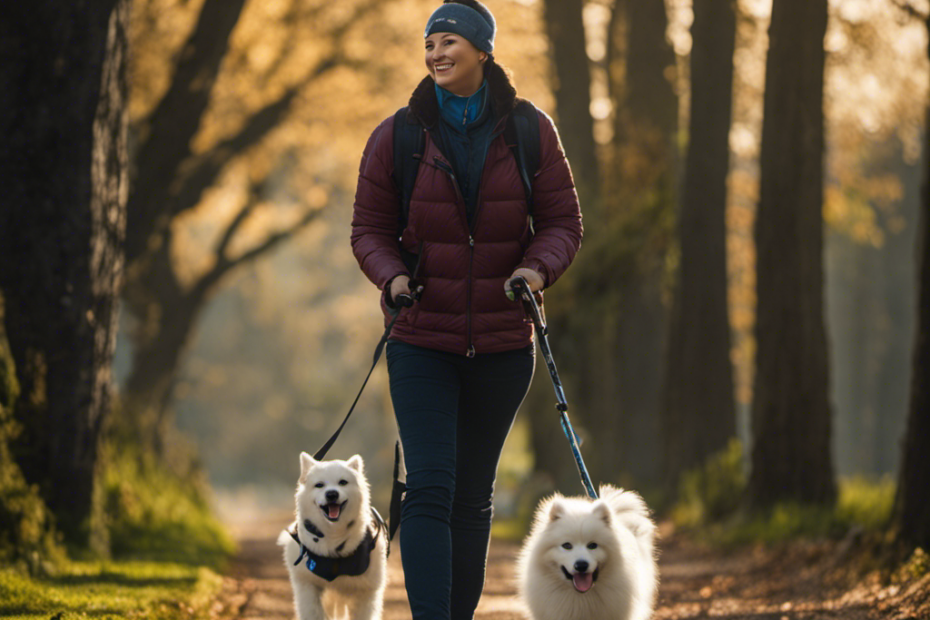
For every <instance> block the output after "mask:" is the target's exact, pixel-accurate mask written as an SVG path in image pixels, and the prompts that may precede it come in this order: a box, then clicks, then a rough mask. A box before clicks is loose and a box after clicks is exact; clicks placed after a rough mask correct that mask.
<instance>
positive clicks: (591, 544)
mask: <svg viewBox="0 0 930 620" xmlns="http://www.w3.org/2000/svg"><path fill="white" fill-rule="evenodd" d="M588 549H597V543H588Z"/></svg>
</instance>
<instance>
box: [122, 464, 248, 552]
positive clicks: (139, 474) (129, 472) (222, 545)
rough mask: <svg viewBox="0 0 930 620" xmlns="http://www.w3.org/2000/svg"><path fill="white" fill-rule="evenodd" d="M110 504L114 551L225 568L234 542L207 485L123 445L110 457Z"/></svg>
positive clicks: (233, 549)
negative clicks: (212, 505)
mask: <svg viewBox="0 0 930 620" xmlns="http://www.w3.org/2000/svg"><path fill="white" fill-rule="evenodd" d="M109 462H110V466H109V467H108V468H107V472H106V475H105V477H104V493H105V497H106V499H105V507H106V508H105V510H106V514H107V520H108V522H109V532H110V539H111V547H112V552H113V555H114V557H118V558H121V559H135V560H147V561H161V562H177V563H184V564H191V565H197V566H208V567H210V568H213V569H216V570H221V569H222V567H223V562H224V561H225V560H226V559H227V558H228V557H229V556H230V555H231V554H232V553H234V552H235V544H234V542H233V541H232V539H231V538H230V537H229V535H228V533H227V532H226V530H225V528H224V527H223V526H222V525H221V524H220V522H219V521H218V520H217V518H216V517H215V515H214V514H213V511H212V510H211V508H210V505H209V501H208V500H207V497H208V493H209V491H208V489H207V485H206V483H205V482H203V481H199V480H197V479H196V477H194V476H189V477H188V478H186V479H184V478H179V477H178V476H176V475H174V474H172V473H171V472H169V471H167V470H166V469H165V468H164V467H160V466H158V465H157V463H155V462H154V461H153V459H152V457H150V456H146V455H144V454H142V453H140V452H139V451H137V450H133V449H131V448H124V449H123V450H121V451H119V452H116V451H114V453H113V454H112V455H111V457H110V461H109Z"/></svg>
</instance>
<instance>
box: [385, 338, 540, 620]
mask: <svg viewBox="0 0 930 620" xmlns="http://www.w3.org/2000/svg"><path fill="white" fill-rule="evenodd" d="M387 361H388V374H389V375H390V384H391V399H392V400H393V402H394V411H395V415H396V416H397V425H398V428H399V430H400V438H401V442H402V443H403V446H404V462H405V464H406V467H407V495H406V498H405V500H404V504H403V507H402V509H401V520H400V522H401V528H400V550H401V557H402V561H403V566H404V580H405V582H406V587H407V598H408V599H409V601H410V610H411V612H412V613H413V618H414V620H471V618H472V617H473V616H474V612H475V607H477V606H478V599H480V598H481V591H482V589H483V588H484V579H485V566H486V562H487V555H488V542H489V540H490V533H491V516H492V508H491V498H492V495H493V493H494V480H495V478H496V476H497V464H498V461H499V460H500V454H501V449H502V448H503V446H504V440H505V439H506V438H507V434H508V433H509V432H510V428H511V426H512V425H513V421H514V418H515V417H516V413H517V409H518V408H519V407H520V403H522V402H523V398H524V397H525V396H526V392H527V390H528V389H529V386H530V382H531V381H532V379H533V370H534V368H535V352H534V349H533V347H532V346H529V347H527V348H524V349H519V350H515V351H507V352H503V353H489V354H485V355H477V356H475V357H473V358H467V357H465V356H463V355H457V354H454V353H446V352H443V351H435V350H432V349H425V348H422V347H417V346H414V345H410V344H406V343H403V342H397V341H390V342H389V343H388V345H387Z"/></svg>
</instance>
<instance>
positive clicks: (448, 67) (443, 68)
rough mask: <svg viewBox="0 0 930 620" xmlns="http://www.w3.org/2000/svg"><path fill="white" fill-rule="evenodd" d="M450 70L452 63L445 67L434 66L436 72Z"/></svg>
mask: <svg viewBox="0 0 930 620" xmlns="http://www.w3.org/2000/svg"><path fill="white" fill-rule="evenodd" d="M451 68H452V63H449V64H446V65H436V71H445V70H447V69H451Z"/></svg>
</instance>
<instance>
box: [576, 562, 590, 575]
mask: <svg viewBox="0 0 930 620" xmlns="http://www.w3.org/2000/svg"><path fill="white" fill-rule="evenodd" d="M575 571H576V572H579V573H586V572H588V563H587V562H585V561H584V560H578V561H577V562H575Z"/></svg>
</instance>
